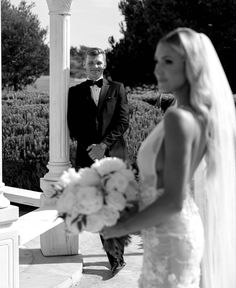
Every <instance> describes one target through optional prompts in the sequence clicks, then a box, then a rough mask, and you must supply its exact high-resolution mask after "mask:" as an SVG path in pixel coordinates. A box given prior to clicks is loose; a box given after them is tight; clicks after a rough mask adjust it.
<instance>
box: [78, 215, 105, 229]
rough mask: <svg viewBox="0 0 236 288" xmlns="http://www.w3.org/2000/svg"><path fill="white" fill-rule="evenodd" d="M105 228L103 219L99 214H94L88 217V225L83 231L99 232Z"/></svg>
mask: <svg viewBox="0 0 236 288" xmlns="http://www.w3.org/2000/svg"><path fill="white" fill-rule="evenodd" d="M103 227H104V222H103V218H102V217H99V214H98V213H93V214H90V215H88V216H87V220H86V225H85V226H84V229H83V230H84V231H88V232H99V231H101V230H102V228H103Z"/></svg>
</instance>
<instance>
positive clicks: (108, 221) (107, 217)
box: [97, 205, 120, 226]
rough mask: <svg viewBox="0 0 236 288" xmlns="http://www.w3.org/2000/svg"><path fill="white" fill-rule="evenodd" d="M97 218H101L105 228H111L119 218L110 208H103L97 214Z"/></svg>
mask: <svg viewBox="0 0 236 288" xmlns="http://www.w3.org/2000/svg"><path fill="white" fill-rule="evenodd" d="M97 214H98V217H102V219H103V222H104V225H105V226H113V225H115V224H116V222H117V220H118V219H119V217H120V213H119V212H118V211H117V210H115V209H114V208H112V207H110V206H107V205H105V206H103V207H102V209H100V210H99V211H98V212H97Z"/></svg>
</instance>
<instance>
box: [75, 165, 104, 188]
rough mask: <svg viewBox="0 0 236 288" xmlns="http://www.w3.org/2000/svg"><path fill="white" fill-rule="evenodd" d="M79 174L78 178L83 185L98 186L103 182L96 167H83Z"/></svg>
mask: <svg viewBox="0 0 236 288" xmlns="http://www.w3.org/2000/svg"><path fill="white" fill-rule="evenodd" d="M78 174H79V176H80V177H79V179H78V180H79V184H80V185H81V186H97V185H99V184H100V182H101V179H100V177H99V174H98V173H97V171H96V170H95V169H92V168H82V169H80V170H79V172H78Z"/></svg>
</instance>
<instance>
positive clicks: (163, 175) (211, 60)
mask: <svg viewBox="0 0 236 288" xmlns="http://www.w3.org/2000/svg"><path fill="white" fill-rule="evenodd" d="M155 60H156V66H155V76H156V78H157V81H158V87H159V90H160V91H163V92H170V91H171V92H172V93H173V94H174V96H175V97H176V100H177V106H176V107H171V108H169V109H168V110H167V112H166V114H165V116H164V119H163V120H162V122H160V124H158V125H157V127H155V128H154V130H153V131H152V132H151V134H150V135H149V136H148V137H147V139H146V140H145V141H144V142H143V143H142V145H141V147H140V150H139V153H138V166H139V169H140V177H141V185H142V189H141V197H140V198H141V199H140V209H139V211H138V213H136V214H134V215H132V216H130V217H129V218H128V219H127V220H126V221H123V222H120V223H119V224H117V225H116V226H114V227H111V228H106V229H104V231H103V236H104V238H106V239H107V238H114V237H120V236H122V235H126V234H130V233H133V232H137V231H140V230H142V237H143V243H144V257H143V267H142V273H141V276H140V280H139V285H140V287H142V288H154V287H155V288H199V287H204V288H231V287H232V288H233V287H236V271H235V270H236V222H235V219H236V196H235V194H236V187H235V186H236V185H235V184H236V182H235V180H236V179H235V178H236V177H235V176H236V171H235V164H236V163H235V136H236V131H235V127H236V119H235V108H234V102H233V96H232V92H231V90H230V87H229V84H228V81H227V78H226V76H225V73H224V71H223V68H222V66H221V63H220V61H219V58H218V56H217V54H216V52H215V49H214V47H213V45H212V43H211V41H210V40H209V38H208V37H207V36H206V35H204V34H201V33H197V32H195V31H193V30H191V29H189V28H178V29H176V30H174V31H172V32H171V33H169V34H168V35H167V36H165V37H164V38H162V39H161V40H160V41H159V43H158V45H157V48H156V52H155Z"/></svg>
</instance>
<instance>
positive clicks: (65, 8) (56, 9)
mask: <svg viewBox="0 0 236 288" xmlns="http://www.w3.org/2000/svg"><path fill="white" fill-rule="evenodd" d="M47 3H48V9H49V14H55V15H63V14H64V15H66V14H67V15H70V14H71V13H70V7H71V3H72V0H47Z"/></svg>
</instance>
